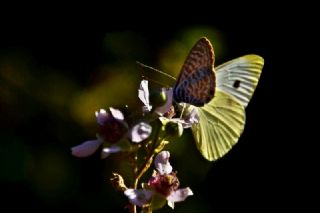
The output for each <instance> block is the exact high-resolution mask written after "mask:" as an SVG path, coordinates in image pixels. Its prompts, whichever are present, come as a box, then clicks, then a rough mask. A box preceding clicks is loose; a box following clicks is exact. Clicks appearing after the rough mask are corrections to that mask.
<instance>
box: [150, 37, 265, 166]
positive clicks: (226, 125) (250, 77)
mask: <svg viewBox="0 0 320 213" xmlns="http://www.w3.org/2000/svg"><path fill="white" fill-rule="evenodd" d="M263 64H264V60H263V58H262V57H260V56H258V55H245V56H242V57H239V58H236V59H234V60H231V61H229V62H226V63H224V64H222V65H220V66H218V67H216V68H214V51H213V47H212V45H211V43H210V41H209V40H208V39H207V38H204V37H203V38H201V39H200V40H199V41H198V42H197V43H196V44H195V45H194V46H193V48H192V49H191V51H190V53H189V55H188V56H187V59H186V60H185V62H184V64H183V66H182V68H181V71H180V74H179V77H178V80H177V81H176V83H175V86H174V88H173V100H174V101H175V102H177V103H185V109H186V111H187V112H189V113H190V112H191V111H192V110H196V112H197V113H198V116H199V123H197V124H193V125H192V127H191V129H192V133H193V136H194V139H195V142H196V145H197V148H198V150H199V151H200V152H201V154H202V156H203V157H204V158H206V159H207V160H209V161H214V160H217V159H219V158H221V157H222V156H224V155H225V154H226V153H227V152H228V151H229V150H230V149H231V148H232V147H233V146H234V145H235V144H236V143H237V141H238V140H239V138H240V135H241V134H242V132H243V129H244V125H245V107H246V106H247V105H248V103H249V101H250V99H251V97H252V95H253V93H254V90H255V88H256V86H257V84H258V81H259V78H260V74H261V71H262V68H263ZM149 68H150V67H149ZM156 71H157V70H156ZM160 72H161V71H160Z"/></svg>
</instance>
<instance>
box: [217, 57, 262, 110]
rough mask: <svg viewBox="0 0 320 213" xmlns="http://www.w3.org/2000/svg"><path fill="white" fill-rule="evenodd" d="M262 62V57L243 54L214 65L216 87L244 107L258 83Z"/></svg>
mask: <svg viewBox="0 0 320 213" xmlns="http://www.w3.org/2000/svg"><path fill="white" fill-rule="evenodd" d="M263 64H264V60H263V58H262V57H260V56H258V55H245V56H242V57H239V58H236V59H234V60H231V61H229V62H226V63H224V64H222V65H220V66H218V67H216V76H217V88H219V89H221V90H222V91H225V92H226V93H227V94H231V95H232V96H234V97H235V98H236V99H237V100H238V101H239V102H240V103H241V104H242V105H243V106H244V107H246V106H247V105H248V103H249V101H250V99H251V97H252V95H253V92H254V90H255V88H256V86H257V84H258V81H259V78H260V74H261V71H262V67H263Z"/></svg>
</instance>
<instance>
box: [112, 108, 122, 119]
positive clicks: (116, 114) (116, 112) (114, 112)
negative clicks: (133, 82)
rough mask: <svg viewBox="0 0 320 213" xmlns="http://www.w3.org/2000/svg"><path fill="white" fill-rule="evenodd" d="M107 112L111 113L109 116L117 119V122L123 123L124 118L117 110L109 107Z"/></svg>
mask: <svg viewBox="0 0 320 213" xmlns="http://www.w3.org/2000/svg"><path fill="white" fill-rule="evenodd" d="M109 110H110V112H111V115H112V116H113V117H114V118H115V119H117V120H121V121H123V120H124V116H123V114H122V112H121V111H120V110H118V109H115V108H112V107H109Z"/></svg>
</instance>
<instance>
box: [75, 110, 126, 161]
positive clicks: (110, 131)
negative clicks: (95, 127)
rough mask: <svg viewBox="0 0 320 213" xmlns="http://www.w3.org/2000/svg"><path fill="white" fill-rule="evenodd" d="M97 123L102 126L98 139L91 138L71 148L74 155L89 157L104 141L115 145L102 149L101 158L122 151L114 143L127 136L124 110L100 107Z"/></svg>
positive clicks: (97, 113) (96, 114)
mask: <svg viewBox="0 0 320 213" xmlns="http://www.w3.org/2000/svg"><path fill="white" fill-rule="evenodd" d="M95 116H96V119H97V123H98V124H99V126H100V132H99V134H98V139H96V140H89V141H86V142H84V143H82V144H79V145H77V146H74V147H72V148H71V152H72V155H73V156H76V157H88V156H90V155H92V154H94V153H95V152H96V151H97V150H98V148H99V147H100V146H101V145H102V144H103V143H104V142H109V143H111V144H113V145H111V146H110V144H109V147H105V148H103V149H102V152H101V158H106V157H107V156H109V155H110V154H111V153H116V152H119V151H121V148H120V147H119V146H117V145H115V144H114V143H116V142H117V141H119V140H120V139H121V138H122V137H124V136H125V133H126V132H127V129H128V127H127V124H126V122H125V121H124V116H123V114H122V112H121V111H120V110H118V109H114V108H112V107H110V108H109V110H108V111H106V110H104V109H100V110H99V111H96V112H95Z"/></svg>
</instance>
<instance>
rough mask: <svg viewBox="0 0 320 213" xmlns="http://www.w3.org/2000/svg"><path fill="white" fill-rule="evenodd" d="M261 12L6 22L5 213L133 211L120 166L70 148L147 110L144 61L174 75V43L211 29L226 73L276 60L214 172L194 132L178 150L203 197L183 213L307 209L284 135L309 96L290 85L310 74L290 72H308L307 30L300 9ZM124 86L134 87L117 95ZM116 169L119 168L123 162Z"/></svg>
mask: <svg viewBox="0 0 320 213" xmlns="http://www.w3.org/2000/svg"><path fill="white" fill-rule="evenodd" d="M154 7H157V6H156V5H155V6H154ZM163 7H164V8H167V7H168V6H167V7H166V6H163ZM261 7H262V5H254V6H253V8H255V9H253V10H251V9H247V10H240V9H239V10H237V9H236V8H237V6H234V7H233V8H235V9H234V10H235V11H236V12H234V11H233V10H227V9H221V8H220V9H219V8H215V9H213V10H211V7H209V6H208V7H206V5H201V7H200V6H199V7H196V8H194V10H192V9H191V8H189V10H185V9H182V8H180V10H175V9H170V10H169V11H165V10H162V7H159V8H157V9H159V10H160V11H159V12H155V10H143V9H140V10H136V9H132V10H130V9H127V10H125V9H120V10H115V9H114V8H113V7H103V8H100V9H98V10H96V9H92V10H91V8H87V10H78V9H76V8H70V9H66V10H62V11H60V10H55V8H51V7H49V6H48V7H45V9H41V10H36V12H33V11H28V10H24V9H20V10H18V11H14V12H13V13H10V12H8V14H7V13H5V14H4V15H3V19H2V21H1V37H0V38H1V40H0V74H1V76H0V94H1V96H0V113H1V117H0V125H1V126H0V128H1V133H0V134H1V135H0V137H1V141H0V161H1V163H0V166H1V168H0V181H1V197H3V198H4V199H2V200H1V205H2V206H3V208H5V209H6V208H9V209H10V210H11V211H15V210H18V209H20V208H21V206H22V207H23V208H24V210H25V211H27V210H32V211H33V212H57V211H63V210H66V211H68V210H69V211H78V212H119V211H120V212H121V211H122V212H126V211H125V210H124V209H123V207H124V205H125V204H126V199H125V198H124V197H123V196H121V195H120V194H117V193H116V192H114V191H113V189H112V188H111V186H110V184H109V181H108V177H109V175H110V172H111V168H109V166H108V160H109V159H107V160H105V161H100V160H99V159H98V156H93V157H90V158H88V159H76V158H74V157H72V156H71V154H70V147H72V146H74V145H77V144H79V143H81V142H83V141H85V140H88V139H91V138H94V136H95V131H96V126H95V119H94V116H93V112H94V111H95V110H97V109H99V108H101V107H104V108H106V107H108V106H113V105H120V104H125V103H126V101H127V100H128V101H129V102H130V101H131V102H132V101H133V100H136V94H137V92H136V89H135V90H133V91H132V88H137V85H138V83H139V75H138V74H136V72H137V71H136V70H138V69H137V67H136V65H135V60H139V61H142V62H143V63H146V64H148V65H151V66H153V67H156V68H159V69H162V70H165V69H164V67H163V66H165V65H163V64H165V62H163V61H165V59H167V58H168V56H167V55H166V54H167V53H168V51H164V49H165V50H170V48H169V49H168V48H167V47H168V46H169V45H170V42H172V41H179V39H181V38H182V39H181V41H182V42H183V41H186V40H183V39H185V38H184V37H183V35H184V33H185V32H193V30H194V29H198V31H197V33H199V31H200V32H201V30H203V35H206V34H207V32H206V30H208V29H213V31H214V32H218V33H217V34H214V35H218V38H219V39H221V40H220V41H219V42H220V43H219V44H217V46H219V45H220V50H221V52H222V54H221V55H220V56H219V53H218V52H216V57H217V64H220V63H222V62H224V61H227V60H230V59H233V58H236V57H239V56H241V55H245V54H249V53H255V54H259V55H261V56H262V57H263V58H264V59H265V67H264V69H263V72H262V75H261V78H260V82H259V84H258V87H257V90H256V92H255V94H254V96H253V98H252V100H251V102H250V104H249V106H248V108H247V110H246V112H247V123H246V128H245V131H244V133H243V135H242V136H241V138H240V140H239V142H238V144H237V145H236V146H235V147H234V148H233V149H232V150H231V151H230V152H229V153H228V154H227V155H226V156H225V157H223V158H222V159H220V160H218V161H216V162H213V163H208V162H205V161H204V160H203V159H202V158H201V157H200V156H199V154H198V153H197V152H196V150H195V146H194V145H193V143H192V139H191V134H190V132H186V134H185V135H184V137H183V138H182V139H181V141H179V142H181V143H182V142H184V143H185V144H186V145H180V146H181V147H180V146H178V147H179V148H176V149H174V148H173V149H174V150H175V152H177V153H178V154H177V157H176V158H173V159H172V160H173V163H172V164H173V166H174V167H175V169H176V170H178V172H179V177H180V181H181V182H182V187H183V186H190V187H191V188H192V190H193V191H194V194H195V195H194V196H193V197H190V198H188V199H187V200H186V201H185V202H183V203H179V204H177V205H176V210H175V211H176V212H194V211H199V212H230V211H231V210H237V211H239V212H242V211H246V212H248V211H249V212H261V211H263V210H269V211H273V210H275V209H276V210H280V209H287V208H288V207H295V206H296V205H299V203H298V202H297V203H295V202H293V199H291V198H293V197H295V196H294V195H293V194H294V193H295V192H296V191H297V188H299V186H298V184H297V182H296V183H295V184H293V183H292V182H291V178H293V176H294V175H295V174H299V171H300V169H302V168H303V167H304V166H303V165H301V161H300V160H298V159H297V158H296V155H295V154H294V153H293V151H292V150H293V147H295V142H294V140H292V139H291V137H288V134H287V130H285V129H286V127H289V126H290V125H292V122H295V121H296V119H297V117H298V115H296V114H295V115H294V116H292V114H291V113H288V111H289V109H288V107H289V106H291V104H288V102H289V101H292V100H293V97H298V96H300V94H299V93H300V91H299V90H297V89H296V90H294V94H292V89H291V86H292V85H296V83H295V82H294V81H293V80H292V78H291V76H296V75H298V73H299V70H298V69H297V68H296V69H295V68H293V67H294V66H291V65H292V63H298V61H297V60H296V57H292V56H296V55H299V54H295V53H296V52H300V51H297V48H296V46H295V45H293V44H294V43H293V41H294V42H295V43H299V41H301V39H303V38H302V37H299V35H300V34H299V33H298V32H301V31H303V30H304V29H305V27H306V26H305V25H304V24H303V23H301V22H299V21H298V20H299V19H298V18H296V16H294V15H295V12H293V11H291V12H290V10H285V11H284V10H283V8H276V7H273V10H270V11H268V12H265V11H264V12H263V10H260V9H261ZM128 8H130V5H128ZM223 8H225V7H223ZM227 8H228V7H227ZM177 11H179V12H177ZM91 14H92V15H91ZM199 29H200V30H199ZM197 33H195V35H197ZM192 35H193V34H192ZM108 36H109V37H108ZM193 36H194V35H193ZM213 37H214V36H213ZM192 39H193V40H194V41H196V38H194V37H192V36H190V38H189V40H190V44H187V45H189V46H188V47H191V46H190V45H191V44H192V42H191V41H192ZM189 40H188V41H189ZM212 42H213V44H214V46H215V43H214V42H215V41H212ZM297 46H299V45H297ZM166 48H167V49H166ZM218 49H219V48H218ZM216 51H217V50H216ZM160 53H161V54H160ZM172 55H173V57H174V54H173V53H172ZM178 57H181V56H178ZM170 60H173V61H174V59H170ZM177 63H180V62H179V61H177ZM171 72H173V73H175V74H177V72H178V71H171ZM171 74H172V73H171ZM125 76H131V77H128V78H126V77H125ZM110 79H111V80H110ZM114 79H116V81H121V79H123V81H124V82H123V83H121V82H119V83H118V84H117V85H115V84H114V83H113V84H112V85H113V86H112V89H110V90H108V88H109V87H108V84H111V83H112V81H113V80H114ZM128 82H132V84H131V85H126V84H127V83H128ZM129 84H130V83H129ZM97 85H99V86H97ZM97 87H99V89H96V88H97ZM104 91H105V93H104ZM90 97H92V98H90ZM121 97H126V98H123V99H122V100H121ZM110 99H112V100H110ZM131 102H130V103H131ZM81 110H83V114H82V111H81ZM90 113H91V114H90ZM88 115H89V117H88ZM90 116H91V117H90ZM289 128H291V126H290V127H289ZM292 131H293V132H294V129H291V130H289V132H292ZM291 134H292V133H291ZM179 142H178V143H179ZM177 149H181V150H177ZM173 156H174V155H173ZM110 162H112V164H116V163H117V158H113V157H111V159H110ZM189 165H190V166H189ZM196 170H199V171H196ZM200 170H201V171H200ZM292 171H294V172H292ZM288 199H289V200H290V201H288ZM279 208H280V209H279ZM163 211H164V212H166V211H171V210H169V209H168V208H167V207H166V208H165V209H164V210H163Z"/></svg>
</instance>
